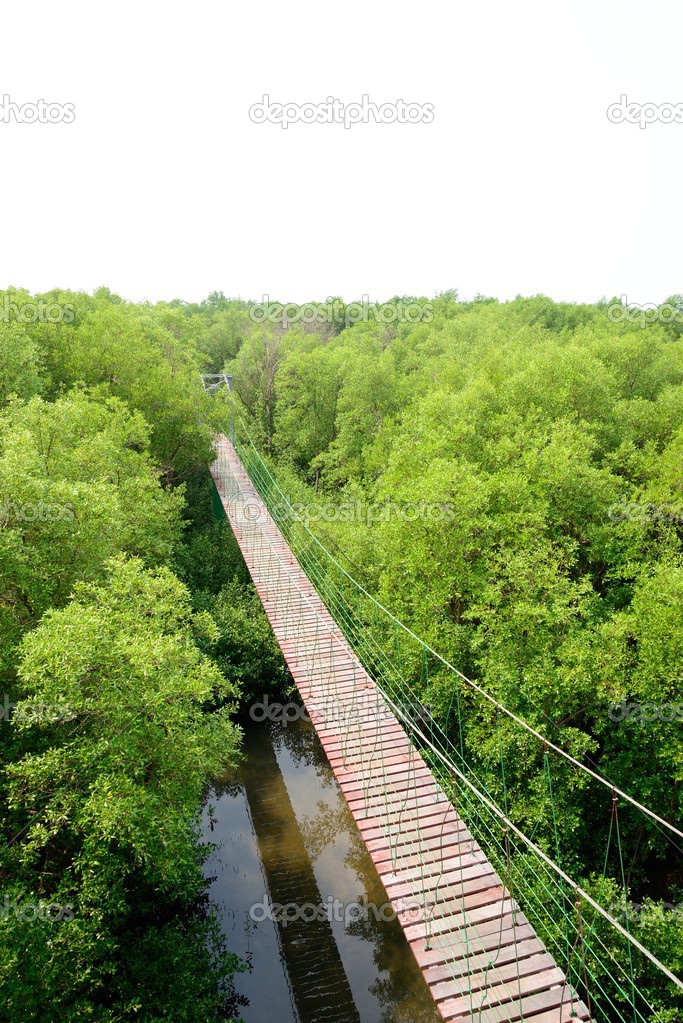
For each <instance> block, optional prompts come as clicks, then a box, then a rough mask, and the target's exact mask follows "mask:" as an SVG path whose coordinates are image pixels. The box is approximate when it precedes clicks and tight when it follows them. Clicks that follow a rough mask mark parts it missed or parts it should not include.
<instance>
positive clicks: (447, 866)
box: [211, 435, 590, 1023]
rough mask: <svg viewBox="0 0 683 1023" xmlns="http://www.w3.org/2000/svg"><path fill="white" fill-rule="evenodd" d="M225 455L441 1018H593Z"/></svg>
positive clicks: (290, 648)
mask: <svg viewBox="0 0 683 1023" xmlns="http://www.w3.org/2000/svg"><path fill="white" fill-rule="evenodd" d="M216 455H217V458H216V461H215V463H214V465H213V466H212V470H211V471H212V475H213V478H214V481H215V484H216V489H217V491H218V494H219V496H220V499H221V502H222V504H223V507H224V509H225V512H226V514H227V516H228V519H229V521H230V524H231V526H232V529H233V532H234V534H235V537H236V539H237V542H238V544H239V546H240V549H241V551H242V554H243V555H244V559H245V561H246V564H247V567H248V569H249V572H250V573H251V576H252V579H253V582H254V585H255V587H256V589H257V591H258V593H259V596H260V598H261V601H262V603H263V607H264V608H265V611H266V614H267V615H268V618H269V620H270V623H271V625H272V627H273V631H274V633H275V636H276V637H277V640H278V643H279V644H280V647H281V649H282V652H283V654H284V656H285V659H286V661H287V664H288V666H289V669H290V671H291V673H292V676H293V678H294V680H295V682H296V684H297V687H298V690H299V693H300V694H301V697H302V699H303V701H304V703H305V705H306V709H307V711H308V713H309V715H310V717H311V720H312V722H313V724H314V726H315V728H316V731H317V733H318V736H319V737H320V740H321V742H322V744H323V747H324V749H325V752H326V754H327V756H328V758H329V761H330V764H331V766H332V769H333V771H334V774H335V777H336V779H337V781H338V783H339V785H340V787H341V790H342V792H343V793H344V795H345V797H346V799H347V801H348V804H349V807H350V809H351V812H352V813H353V816H354V818H355V821H356V824H357V825H358V828H359V830H360V833H361V835H362V836H363V839H364V841H365V844H366V846H367V848H368V850H369V853H370V855H371V857H372V859H373V861H374V863H375V866H376V868H377V871H378V873H379V875H380V877H381V879H382V882H383V884H384V887H385V889H386V892H387V895H388V898H389V900H390V902H391V904H392V906H393V908H394V910H395V911H396V913H397V916H398V918H399V920H400V922H401V925H402V927H403V931H404V933H405V936H406V939H407V941H408V943H409V945H410V947H411V949H412V951H413V953H414V955H415V959H416V960H417V963H418V965H419V967H420V969H421V971H422V974H423V976H424V978H425V981H426V983H427V985H428V986H429V988H430V991H431V993H432V995H433V997H434V1000H435V1002H436V1004H437V1006H438V1009H439V1011H440V1013H441V1015H442V1017H443V1018H444V1019H445V1020H458V1021H462V1023H467V1021H470V1020H471V1021H473V1023H514V1021H517V1020H533V1021H534V1023H576V1021H578V1020H584V1021H585V1020H589V1019H590V1015H589V1012H588V1010H587V1008H586V1006H585V1005H584V1004H583V1003H582V1002H581V1001H580V1000H579V999H578V996H577V995H576V992H575V991H574V990H573V989H572V987H571V986H570V985H569V983H568V982H567V980H566V977H565V975H564V973H563V972H562V970H561V969H560V968H559V967H558V966H557V964H556V962H555V960H554V959H553V957H552V956H551V955H550V953H549V952H548V951H547V949H546V948H545V947H544V945H543V943H542V942H541V941H540V940H539V938H538V936H537V935H536V933H535V932H534V929H533V928H532V926H531V925H530V923H529V922H528V920H527V919H526V918H525V916H524V914H523V912H522V911H521V909H520V908H519V907H518V906H517V905H516V903H515V902H514V900H513V899H512V898H511V896H510V894H509V893H508V892H507V891H506V889H505V886H504V884H503V882H502V881H501V879H500V877H499V876H498V875H497V874H496V871H495V870H494V868H493V866H492V865H491V863H489V861H488V860H487V858H486V856H485V854H484V853H483V851H482V849H481V848H480V846H479V845H478V844H477V842H476V841H475V839H474V838H473V837H472V835H471V834H470V833H469V831H468V830H467V828H466V827H465V825H464V823H463V822H462V820H460V818H459V817H458V815H457V814H456V812H455V810H454V809H453V806H452V805H451V803H450V801H449V800H448V799H447V797H446V796H445V794H444V792H443V790H442V789H441V787H440V786H439V784H438V783H437V782H436V780H435V778H434V776H433V775H432V773H431V772H430V771H429V769H428V768H427V766H426V765H425V763H424V761H423V759H422V757H421V756H420V754H419V753H418V752H417V751H416V750H415V748H414V747H413V746H412V744H411V743H410V741H409V739H408V736H407V734H406V731H405V730H404V728H403V727H402V726H401V724H399V721H398V719H397V718H396V716H395V715H394V714H393V712H392V710H391V708H390V706H389V705H388V703H387V702H386V701H385V700H384V698H383V696H382V694H381V692H380V691H379V689H378V688H377V686H376V685H375V683H374V682H373V680H372V679H371V678H370V677H369V676H368V674H367V673H366V671H365V670H364V668H363V667H362V665H361V663H360V661H359V660H358V658H357V657H356V655H355V653H354V652H353V650H352V649H351V647H350V646H349V644H348V643H347V641H346V639H345V637H344V635H343V634H342V632H341V631H340V629H339V627H338V625H337V624H336V622H335V621H334V619H333V618H332V616H331V615H330V612H329V611H328V609H327V608H326V606H325V605H324V603H323V602H322V600H321V599H320V597H319V596H318V594H317V592H316V590H315V589H314V587H313V586H312V584H311V582H310V580H309V579H308V577H307V576H306V574H305V573H304V572H303V570H302V569H301V567H300V565H299V564H298V562H297V560H296V558H295V557H294V555H293V554H292V552H291V550H290V548H289V546H288V545H287V543H286V542H285V540H284V538H283V536H282V534H281V532H280V530H279V529H278V527H277V525H276V524H275V522H274V521H273V519H272V517H271V516H270V514H269V512H268V510H267V508H266V506H265V504H264V503H263V501H262V500H261V498H260V497H259V495H258V493H257V492H256V490H255V488H254V487H253V485H252V483H251V481H250V479H249V476H248V475H247V473H246V471H245V469H244V467H243V465H242V464H241V462H240V461H239V458H238V457H237V454H236V452H235V449H234V447H233V446H232V444H231V443H230V442H229V441H228V440H227V438H226V437H225V436H223V435H221V436H219V437H218V439H217V441H216Z"/></svg>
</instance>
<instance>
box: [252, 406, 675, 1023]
mask: <svg viewBox="0 0 683 1023" xmlns="http://www.w3.org/2000/svg"><path fill="white" fill-rule="evenodd" d="M235 448H236V450H237V453H238V455H239V457H240V459H241V462H242V464H243V465H244V467H245V470H246V471H247V473H248V475H249V478H250V480H251V482H252V484H253V486H254V488H255V490H256V491H257V492H258V494H259V495H260V497H261V499H262V500H263V503H264V505H265V506H266V508H267V509H268V512H269V513H270V515H271V516H272V519H273V521H274V522H275V524H276V525H277V526H278V528H279V529H280V531H281V533H282V535H283V537H284V538H285V539H286V541H287V543H288V544H289V547H290V548H291V550H292V552H293V554H294V555H295V557H296V558H297V560H298V562H299V564H300V566H301V568H302V570H303V571H304V572H305V573H306V576H307V577H308V579H309V580H310V582H311V584H312V586H313V587H314V588H315V590H316V592H317V594H318V595H319V596H320V598H321V599H322V601H323V602H324V604H325V606H326V607H327V608H328V610H329V612H330V615H331V616H332V618H333V619H334V620H335V621H336V623H337V624H338V626H339V628H340V629H341V632H342V633H343V636H344V638H345V641H346V642H347V643H348V644H349V647H350V649H351V650H353V651H354V652H355V654H356V656H357V657H358V659H359V660H360V662H361V664H362V665H363V667H364V668H365V669H366V671H367V672H368V674H369V675H370V676H371V678H373V679H374V680H375V682H376V683H377V685H378V687H379V689H380V690H381V692H382V694H383V695H384V697H385V699H386V701H387V703H388V705H389V706H390V707H391V708H392V710H393V711H394V713H395V715H396V717H397V719H398V720H399V721H401V722H402V723H403V725H404V728H405V730H406V732H407V734H408V735H409V737H410V739H411V742H413V743H414V745H415V746H416V748H418V749H419V750H420V752H421V753H422V754H423V756H424V757H425V759H426V760H427V761H428V763H429V765H430V767H431V768H432V770H433V772H434V773H435V775H436V776H437V777H438V778H439V780H440V781H441V784H442V787H443V788H444V790H445V791H446V793H447V794H448V795H449V796H450V798H451V799H452V801H453V803H454V806H455V808H456V810H457V812H458V813H459V815H461V816H462V818H463V820H464V821H465V823H466V824H467V826H468V827H469V828H470V830H471V832H472V834H473V835H474V836H475V837H476V838H477V840H478V841H479V842H480V843H481V845H482V847H483V848H484V849H485V850H486V853H487V855H488V856H489V857H490V859H491V862H492V863H493V865H494V867H495V868H496V870H497V872H498V873H499V874H500V876H501V877H502V878H503V880H504V883H505V885H506V887H507V888H508V891H509V892H510V893H511V895H512V896H514V899H515V900H516V902H517V903H518V904H519V905H520V906H521V907H522V908H523V910H524V912H525V914H526V915H527V917H528V918H529V920H530V921H531V923H532V924H533V926H534V927H535V928H536V930H537V933H538V934H539V936H540V937H541V938H542V940H543V941H544V942H545V943H546V945H547V946H548V947H549V948H550V949H551V950H552V952H553V955H554V956H555V958H556V961H557V962H558V964H560V965H561V966H562V967H563V969H564V970H565V972H566V975H567V978H568V980H569V981H570V983H571V984H572V986H573V987H574V988H576V990H577V991H579V993H580V995H581V997H582V998H583V999H584V1000H585V1001H586V1004H588V1005H589V1008H590V1012H591V1014H592V1018H595V1019H604V1020H608V1021H610V1023H612V1021H617V1020H619V1021H622V1020H623V1021H624V1023H630V1021H631V1020H633V1021H635V1023H641V1021H642V1023H645V1021H648V1020H653V1019H656V1018H657V1012H656V1009H655V1007H654V1006H653V1005H652V1004H651V1003H650V1001H649V1000H648V998H646V996H645V995H644V994H643V993H642V989H641V986H640V985H639V984H637V983H636V973H637V971H639V970H642V969H646V970H648V971H649V973H650V974H653V975H654V974H657V975H658V976H659V978H660V980H661V981H662V982H663V983H664V984H665V985H666V984H667V983H668V984H669V985H673V986H674V988H676V989H678V990H681V991H683V982H682V981H681V980H680V979H679V978H677V977H676V976H675V975H674V974H673V973H672V971H670V970H669V969H668V968H667V967H666V966H665V965H664V964H663V963H661V962H660V961H659V960H658V959H657V957H656V956H654V955H653V954H652V953H651V952H650V951H649V950H648V949H647V948H646V947H645V946H644V945H642V944H641V943H640V942H639V941H638V940H637V939H636V938H635V937H634V935H633V934H632V933H631V929H630V920H629V917H628V899H627V894H628V893H627V889H626V885H625V882H623V884H618V885H617V887H619V888H620V889H621V891H622V894H623V896H624V907H625V912H626V920H625V926H623V925H622V924H620V923H619V921H618V920H616V919H615V918H614V916H613V915H612V914H611V913H610V912H608V911H607V910H606V909H605V908H604V906H602V905H601V903H600V901H599V899H600V897H601V892H599V893H598V895H597V897H594V896H593V895H592V894H591V893H590V892H588V891H586V890H585V887H583V886H581V885H579V884H578V883H577V882H575V881H574V880H573V879H572V878H571V877H570V875H569V874H568V873H567V872H566V871H565V870H564V869H563V867H562V866H561V865H560V864H561V848H560V838H559V831H560V828H559V827H558V817H557V810H556V799H555V791H556V790H557V789H558V788H559V781H560V780H561V779H560V778H559V777H555V779H554V780H553V771H552V770H551V756H552V757H553V761H552V762H553V763H554V764H556V765H562V764H564V765H565V766H564V768H563V770H564V772H565V774H566V772H567V771H571V773H572V774H573V775H574V784H575V785H576V784H578V785H580V786H581V787H585V786H586V785H588V784H590V783H591V781H593V782H598V783H599V784H600V785H601V786H604V787H605V788H607V789H608V791H609V794H610V804H611V808H614V807H616V806H617V804H618V802H619V801H621V800H623V803H624V804H626V805H628V806H630V807H631V808H633V809H635V810H638V811H640V812H642V813H643V814H645V815H646V816H647V817H648V818H649V819H650V820H651V821H654V822H655V824H656V826H657V827H659V828H661V829H663V830H664V831H666V833H667V834H676V835H679V836H681V837H683V833H682V832H680V831H679V830H678V829H677V828H675V827H674V826H673V825H671V824H670V823H669V822H667V821H666V820H664V819H663V818H662V817H660V816H659V815H657V814H656V813H654V812H653V811H650V810H649V808H647V807H644V806H642V805H641V804H640V803H639V802H638V801H637V800H635V799H634V798H633V797H631V796H630V795H628V794H627V793H624V792H622V791H621V790H620V789H618V788H616V787H615V786H614V785H613V784H612V783H611V782H610V781H609V780H608V779H605V778H604V777H603V776H602V775H600V774H599V773H598V772H596V771H594V770H593V769H592V768H588V767H587V766H586V765H585V764H581V762H580V761H578V760H576V759H575V758H573V757H572V756H571V755H570V754H568V753H567V752H566V751H564V750H562V749H561V747H559V746H557V745H556V744H554V743H552V742H551V741H550V739H549V738H548V737H546V736H544V735H543V734H542V733H540V732H539V731H537V730H536V729H534V728H533V727H532V726H530V725H528V723H526V722H524V721H523V720H522V719H521V718H519V717H518V716H517V715H515V714H514V713H512V712H511V711H509V710H508V709H507V708H505V707H504V706H503V705H502V704H500V703H499V702H498V701H497V700H495V699H494V698H493V697H491V696H490V695H489V694H488V693H486V692H485V691H484V690H483V689H482V688H481V687H480V686H478V685H477V684H476V683H474V682H472V681H471V680H470V679H468V678H467V677H466V676H464V675H463V674H462V673H461V672H459V671H458V670H457V669H456V668H455V667H453V666H452V665H450V664H449V663H448V662H447V661H446V660H445V659H444V658H443V657H441V656H440V655H439V654H438V653H437V652H435V651H434V650H432V649H431V648H430V647H429V646H428V644H426V643H424V642H423V641H422V640H420V639H419V637H417V636H415V634H414V633H412V631H411V630H410V629H409V628H407V627H406V626H405V625H403V623H401V622H400V621H399V620H398V619H396V618H395V616H393V615H392V614H391V612H390V611H388V610H387V609H386V608H385V607H383V606H382V605H381V604H380V603H379V602H378V601H377V600H376V599H375V598H374V597H373V596H372V595H371V594H370V593H368V592H367V591H366V590H365V589H364V588H363V587H362V586H361V585H360V584H359V583H358V582H357V581H356V580H355V579H354V578H353V577H352V576H351V575H350V574H349V573H348V572H347V571H346V570H345V569H344V567H343V566H342V565H341V564H340V563H339V562H338V561H337V560H336V559H335V558H334V556H333V555H331V554H330V552H329V551H328V550H327V549H326V548H325V547H324V546H323V544H322V543H321V542H320V540H319V539H318V538H317V537H316V536H315V535H314V534H313V533H312V532H311V531H310V529H309V528H308V526H307V525H306V523H304V522H303V521H302V520H301V518H300V517H299V516H298V515H297V514H296V512H295V510H294V508H293V507H292V505H291V503H290V501H289V500H288V498H287V497H286V496H285V494H284V493H283V491H282V490H281V489H280V487H279V485H278V484H277V482H276V480H275V478H274V477H273V475H272V473H271V472H270V470H269V469H268V467H267V465H266V464H265V462H264V461H263V459H262V458H261V456H260V454H259V452H258V450H257V448H256V446H255V445H254V443H253V441H252V439H251V437H250V436H249V434H248V431H247V429H246V427H245V425H244V423H242V422H241V420H238V421H237V429H236V438H235ZM247 520H248V516H245V521H247ZM255 535H257V533H255ZM273 571H277V572H278V573H281V572H282V571H284V568H283V566H281V565H278V566H277V567H276V566H275V564H273ZM284 592H285V591H283V593H284ZM286 592H287V593H288V596H287V598H286V599H287V600H290V601H291V593H289V591H286ZM409 678H410V679H411V680H412V682H408V679H409ZM473 701H475V702H474V703H473ZM476 701H478V703H477V702H476ZM482 706H484V707H485V706H489V707H490V709H491V713H492V715H493V719H494V720H493V724H494V725H495V728H494V734H496V735H498V734H500V755H499V756H496V757H495V758H494V756H493V754H492V753H491V750H489V752H488V760H486V759H482V757H481V756H480V755H478V754H477V755H475V754H474V753H473V751H472V749H471V748H470V747H471V741H470V739H469V737H468V735H467V733H466V730H465V729H464V727H463V720H464V719H466V718H467V716H468V715H472V714H473V713H478V714H479V715H482ZM505 721H507V722H508V728H512V727H514V728H516V729H518V730H519V731H520V732H521V733H522V734H523V735H525V736H526V737H527V741H529V742H531V741H532V740H533V742H534V743H536V744H537V746H538V747H539V749H537V750H536V754H535V755H536V756H538V755H540V757H541V760H542V780H536V781H535V784H537V785H538V789H537V793H538V794H539V796H540V797H541V799H540V809H539V811H538V819H537V821H536V822H535V825H534V828H533V830H532V832H531V836H530V837H529V836H528V835H527V834H526V833H525V830H524V829H523V828H522V827H520V826H519V823H516V822H515V820H514V819H513V817H514V813H513V811H512V809H511V807H510V806H509V805H508V804H509V800H510V798H511V793H510V788H511V786H510V780H511V779H513V778H515V777H516V778H519V777H520V773H521V774H522V775H524V774H526V775H529V777H530V776H531V774H532V770H531V764H530V763H525V764H524V766H523V769H521V772H520V767H519V764H515V763H514V760H513V759H512V758H511V757H510V756H509V754H508V755H507V757H506V754H505V750H504V740H505V741H508V740H509V739H510V733H509V731H508V732H507V733H505V734H503V731H502V729H501V727H500V726H501V723H502V722H505ZM489 724H491V722H490V721H489ZM496 730H497V731H496ZM515 749H516V747H515V746H514V744H513V753H514V752H515ZM557 769H558V768H557V767H556V770H557ZM499 804H502V805H503V807H504V809H501V806H500V805H499ZM537 831H538V838H537V840H536V841H534V837H535V833H536V832H537ZM538 843H540V844H538ZM617 846H618V857H617V852H616V849H617ZM549 850H550V851H552V853H553V855H554V857H555V859H553V856H551V855H549ZM610 857H612V859H613V860H614V861H615V862H616V861H617V859H618V858H621V834H620V831H619V821H618V816H617V823H616V830H615V829H613V827H612V822H611V823H610V830H609V840H608V842H607V848H606V852H605V867H604V869H603V881H604V882H605V886H606V888H607V889H608V890H609V891H610V892H613V890H614V886H615V881H614V878H613V877H610V875H609V872H608V869H607V867H608V863H609V860H610ZM555 860H558V861H559V862H555ZM622 881H623V863H622ZM608 882H609V883H608ZM648 978H649V979H650V980H651V977H650V976H649V974H648Z"/></svg>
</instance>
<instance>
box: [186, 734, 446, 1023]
mask: <svg viewBox="0 0 683 1023" xmlns="http://www.w3.org/2000/svg"><path fill="white" fill-rule="evenodd" d="M244 724H245V753H246V760H245V762H244V763H243V764H242V765H241V766H240V768H239V769H238V770H237V771H236V772H235V773H234V774H232V775H231V776H230V777H226V778H224V779H221V780H220V781H219V782H217V783H216V785H215V786H214V789H213V792H212V793H211V794H210V796H209V800H208V802H209V803H212V804H213V806H214V811H213V812H214V814H215V822H214V829H213V832H212V831H211V828H210V824H209V814H208V807H207V810H206V811H205V824H206V826H205V838H206V840H208V841H212V842H215V843H217V844H218V845H219V848H218V849H217V850H216V851H215V852H214V853H213V854H212V855H211V856H210V858H209V860H208V861H207V864H206V868H205V870H206V874H207V876H211V877H212V878H214V880H213V881H212V884H211V886H210V894H211V897H212V899H213V900H214V902H215V903H216V904H217V905H218V906H219V909H220V911H221V914H222V917H223V929H224V932H225V934H226V936H227V939H228V944H229V947H230V948H231V949H232V950H234V951H235V952H237V953H238V954H240V955H243V956H248V957H249V960H250V962H251V965H252V969H251V971H250V972H249V973H248V974H245V975H242V976H239V977H238V978H237V988H238V990H239V991H240V992H241V993H243V994H244V995H246V997H247V998H248V999H249V1005H248V1007H247V1008H245V1009H244V1010H243V1012H242V1015H243V1018H244V1020H245V1021H246V1023H272V1020H277V1021H278V1023H280V1021H282V1023H290V1021H292V1023H294V1021H301V1023H313V1021H322V1020H334V1021H335V1023H337V1021H339V1023H341V1021H344V1020H348V1021H360V1023H436V1021H437V1020H440V1018H441V1017H440V1015H439V1014H438V1012H437V1010H436V1007H435V1005H434V1003H433V1001H432V999H431V996H430V994H429V991H428V990H427V987H426V985H425V983H424V981H423V979H422V976H421V974H420V972H419V970H418V968H417V965H416V964H415V961H414V959H413V957H412V953H411V952H410V949H409V948H408V946H407V943H406V941H405V938H404V937H403V933H402V931H401V928H400V925H399V924H398V922H397V921H395V920H389V921H386V920H383V919H381V918H380V919H379V920H378V919H376V917H375V915H374V913H373V912H366V913H363V914H361V918H360V919H353V917H357V916H358V913H357V912H354V911H353V910H349V909H348V907H352V906H360V905H367V904H368V903H370V904H372V905H374V906H377V907H382V906H385V905H387V904H388V900H387V897H386V893H385V891H384V888H383V886H382V883H381V881H380V879H379V876H378V874H377V872H376V870H375V868H374V865H373V863H372V860H371V859H370V857H369V855H368V853H367V851H366V849H365V846H364V844H363V841H362V839H361V836H360V834H359V832H358V829H357V828H356V826H355V823H354V821H353V818H352V816H351V813H350V811H349V809H348V807H347V805H346V802H345V800H344V798H343V796H342V794H341V792H340V790H339V788H338V786H337V783H336V781H335V779H334V775H333V774H332V770H331V768H330V766H329V764H328V762H327V758H326V756H325V753H324V750H323V748H322V746H321V745H320V742H319V741H318V739H317V736H316V734H315V731H314V730H313V728H312V726H311V725H310V724H309V723H308V722H306V721H297V722H290V723H289V724H288V725H287V726H283V725H281V724H276V723H273V722H264V723H263V724H258V725H255V724H254V723H253V722H245V723H244ZM264 893H267V894H268V896H269V898H270V901H271V903H274V904H275V903H277V904H280V905H287V904H289V903H296V904H298V905H303V904H305V905H309V904H312V905H323V906H325V905H330V904H331V902H332V900H338V903H339V904H341V906H342V907H343V909H342V910H340V911H338V912H334V913H332V914H331V916H332V919H331V920H328V919H324V920H323V921H311V922H309V923H305V922H301V921H293V922H289V921H288V922H287V925H286V926H282V925H281V924H280V925H278V924H276V923H274V922H273V921H271V920H269V919H264V920H261V921H260V922H255V921H254V920H253V919H252V918H251V917H252V916H253V915H257V916H260V915H261V914H260V913H259V911H256V912H255V911H254V910H253V909H252V912H251V915H250V908H251V907H253V906H255V905H256V904H257V903H262V902H263V898H264ZM338 903H334V905H335V906H336V905H337V904H338ZM309 915H310V914H309Z"/></svg>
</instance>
